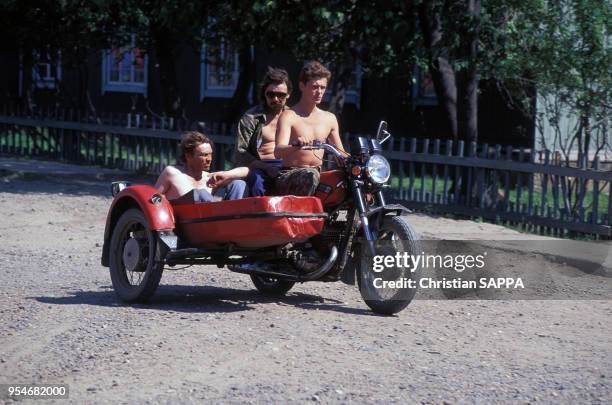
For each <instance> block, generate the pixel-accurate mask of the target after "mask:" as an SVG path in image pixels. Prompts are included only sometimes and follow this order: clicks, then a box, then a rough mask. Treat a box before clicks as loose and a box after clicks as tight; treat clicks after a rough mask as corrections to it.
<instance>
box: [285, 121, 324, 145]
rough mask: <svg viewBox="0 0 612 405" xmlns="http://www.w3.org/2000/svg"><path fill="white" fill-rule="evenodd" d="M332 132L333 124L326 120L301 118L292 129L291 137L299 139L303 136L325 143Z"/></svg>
mask: <svg viewBox="0 0 612 405" xmlns="http://www.w3.org/2000/svg"><path fill="white" fill-rule="evenodd" d="M331 131H332V126H331V124H330V123H328V122H326V121H324V120H315V119H304V118H300V119H298V120H296V122H295V123H294V125H293V126H292V128H291V137H292V138H297V137H299V136H302V137H307V138H309V139H316V140H319V141H325V140H326V139H327V137H328V136H329V135H330V133H331Z"/></svg>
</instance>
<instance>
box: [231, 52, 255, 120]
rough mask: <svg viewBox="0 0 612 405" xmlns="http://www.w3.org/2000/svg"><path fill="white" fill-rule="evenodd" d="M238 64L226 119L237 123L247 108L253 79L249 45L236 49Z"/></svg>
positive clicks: (253, 63) (253, 67)
mask: <svg viewBox="0 0 612 405" xmlns="http://www.w3.org/2000/svg"><path fill="white" fill-rule="evenodd" d="M238 63H239V67H238V70H239V76H238V83H237V84H236V90H235V91H234V96H233V97H232V102H231V105H230V112H229V117H228V118H229V120H230V122H237V121H238V120H239V119H240V117H241V116H242V114H244V112H245V111H246V109H247V108H248V107H249V90H250V88H251V86H252V84H253V79H254V77H255V61H254V58H253V55H252V54H251V47H250V46H249V45H243V46H241V47H240V48H239V49H238ZM253 96H255V94H253Z"/></svg>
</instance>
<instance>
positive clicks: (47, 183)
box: [0, 169, 156, 198]
mask: <svg viewBox="0 0 612 405" xmlns="http://www.w3.org/2000/svg"><path fill="white" fill-rule="evenodd" d="M119 180H126V181H130V182H132V183H142V184H154V183H155V180H156V179H155V177H154V176H139V175H135V174H134V175H131V174H130V175H123V174H111V173H99V174H78V173H75V174H57V173H51V174H46V173H31V172H20V171H17V172H13V171H8V170H3V169H0V192H4V193H13V194H27V193H35V194H40V193H48V194H59V193H62V194H65V195H74V196H96V197H108V198H110V197H111V192H110V183H111V182H113V181H119Z"/></svg>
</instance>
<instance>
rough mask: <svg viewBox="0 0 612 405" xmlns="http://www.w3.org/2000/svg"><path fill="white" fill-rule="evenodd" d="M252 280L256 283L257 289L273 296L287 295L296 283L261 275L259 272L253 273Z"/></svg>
mask: <svg viewBox="0 0 612 405" xmlns="http://www.w3.org/2000/svg"><path fill="white" fill-rule="evenodd" d="M251 280H252V281H253V284H255V288H257V291H259V292H260V293H262V294H265V295H271V296H280V295H285V294H287V292H288V291H289V290H291V288H292V287H293V286H294V285H295V283H294V282H293V281H289V280H279V279H277V278H274V277H266V276H260V275H258V274H252V275H251Z"/></svg>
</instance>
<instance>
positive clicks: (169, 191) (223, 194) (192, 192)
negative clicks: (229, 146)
mask: <svg viewBox="0 0 612 405" xmlns="http://www.w3.org/2000/svg"><path fill="white" fill-rule="evenodd" d="M212 154H213V143H212V141H211V140H210V139H209V138H208V137H207V136H206V135H204V134H203V133H201V132H196V131H191V132H187V133H185V135H184V136H183V139H182V140H181V144H180V158H181V160H182V161H183V162H184V163H185V166H184V168H183V169H179V168H178V167H175V166H170V165H169V166H166V168H165V169H164V170H163V171H162V173H161V174H160V176H159V178H158V179H157V182H156V183H155V188H157V190H159V192H160V193H162V194H165V195H166V197H167V198H168V200H171V201H172V202H173V203H194V202H211V201H214V200H215V197H217V198H218V199H223V200H237V199H240V198H243V197H244V194H245V190H246V183H245V182H244V180H241V179H243V178H245V177H246V176H247V175H248V168H246V167H241V168H236V169H233V170H229V171H226V172H217V173H209V170H210V164H211V162H212Z"/></svg>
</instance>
